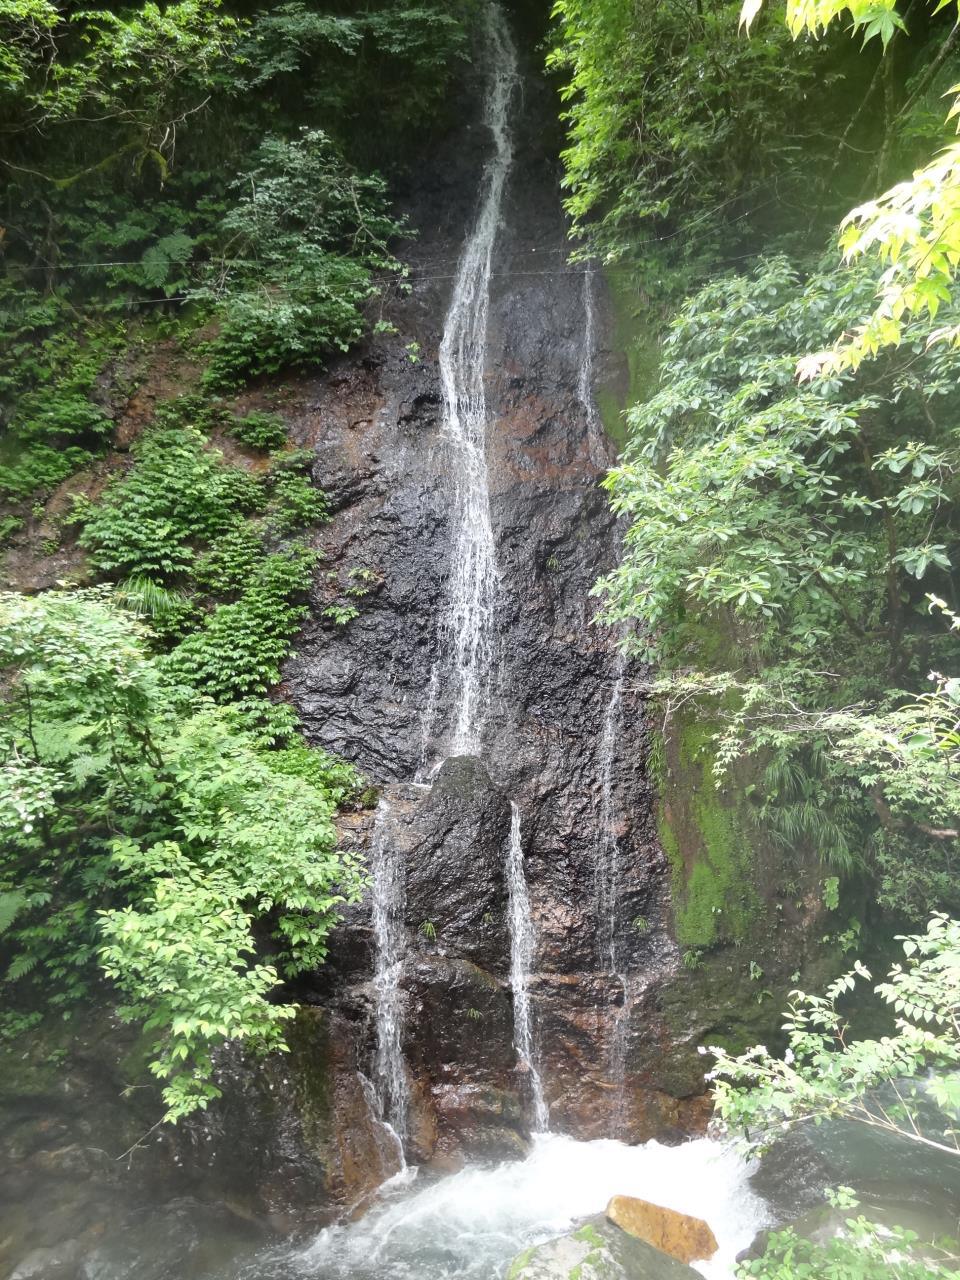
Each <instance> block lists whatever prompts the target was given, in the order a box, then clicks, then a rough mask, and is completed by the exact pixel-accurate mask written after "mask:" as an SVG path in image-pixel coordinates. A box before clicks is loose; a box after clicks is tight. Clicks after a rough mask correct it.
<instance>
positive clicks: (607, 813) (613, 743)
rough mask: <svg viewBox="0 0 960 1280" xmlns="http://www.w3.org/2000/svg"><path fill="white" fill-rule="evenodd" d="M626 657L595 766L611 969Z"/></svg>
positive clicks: (614, 967)
mask: <svg viewBox="0 0 960 1280" xmlns="http://www.w3.org/2000/svg"><path fill="white" fill-rule="evenodd" d="M625 669H626V659H625V658H624V656H623V654H622V653H621V654H618V655H617V666H616V672H615V675H614V680H613V685H612V686H611V689H610V697H609V700H608V702H607V707H606V711H605V712H604V715H603V726H602V728H601V731H600V752H599V759H598V762H597V763H598V770H599V774H600V803H599V806H598V813H597V846H596V861H595V864H594V888H595V901H596V912H597V948H598V951H599V957H600V960H601V963H603V964H605V965H606V967H607V969H608V970H609V972H610V973H617V972H618V961H619V946H618V938H617V904H618V899H619V896H620V842H619V839H618V837H617V830H616V828H617V818H618V814H617V800H616V796H615V794H614V788H613V771H614V765H615V764H616V761H617V747H618V745H619V738H620V707H621V704H622V701H623V676H624V671H625Z"/></svg>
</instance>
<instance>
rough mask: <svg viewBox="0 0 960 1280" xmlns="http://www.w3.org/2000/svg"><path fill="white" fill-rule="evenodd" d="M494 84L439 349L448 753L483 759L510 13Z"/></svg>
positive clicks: (513, 79) (493, 67) (491, 24)
mask: <svg viewBox="0 0 960 1280" xmlns="http://www.w3.org/2000/svg"><path fill="white" fill-rule="evenodd" d="M485 24H486V37H487V43H488V50H489V53H488V56H489V59H490V78H489V84H488V86H487V92H486V109H485V113H484V123H485V124H486V126H487V128H488V129H489V130H490V133H491V134H492V137H493V143H494V153H493V156H492V158H491V159H490V161H489V162H488V164H487V166H486V169H485V170H484V175H483V181H482V185H481V195H480V208H479V212H478V214H477V219H476V222H475V224H474V226H473V229H472V231H471V232H470V235H469V236H468V238H467V242H466V244H465V246H464V250H463V253H462V255H461V257H460V262H459V265H458V267H457V275H456V281H455V283H454V287H453V296H452V298H451V301H450V308H449V310H448V312H447V317H446V321H445V323H444V332H443V339H442V341H441V343H440V381H441V387H442V392H443V436H444V438H445V439H446V441H447V443H448V444H449V446H450V451H451V460H452V464H453V472H454V485H455V510H454V516H453V539H452V540H453V547H452V555H451V562H450V579H449V583H448V600H447V605H446V609H445V611H444V614H443V616H442V617H441V621H440V651H441V659H440V660H441V661H442V660H444V658H446V660H448V661H449V662H450V664H451V667H452V678H453V715H452V720H453V729H452V733H451V735H450V740H449V746H448V754H450V755H463V754H476V753H477V752H478V751H479V742H480V732H481V729H482V727H483V720H484V715H485V711H486V701H487V697H488V693H489V683H490V668H491V666H492V657H493V611H494V605H495V600H496V594H497V586H498V574H497V560H496V547H495V544H494V538H493V525H492V522H491V519H490V484H489V477H488V474H487V459H486V434H487V403H486V392H485V389H484V366H485V360H486V347H487V310H488V306H489V301H490V270H491V265H492V260H493V248H494V243H495V241H496V238H497V231H498V228H499V225H500V210H501V205H502V203H503V192H504V187H505V184H506V180H507V174H508V173H509V171H510V166H511V164H512V162H513V146H512V142H511V137H510V131H509V127H508V126H509V110H510V102H511V99H512V97H513V94H514V90H515V88H516V86H517V83H518V81H517V62H516V52H515V50H514V47H513V44H512V42H511V40H510V36H509V33H508V30H507V25H506V22H505V20H504V17H503V14H502V12H501V10H500V8H499V6H498V5H496V4H491V5H489V7H488V8H487V9H486V18H485Z"/></svg>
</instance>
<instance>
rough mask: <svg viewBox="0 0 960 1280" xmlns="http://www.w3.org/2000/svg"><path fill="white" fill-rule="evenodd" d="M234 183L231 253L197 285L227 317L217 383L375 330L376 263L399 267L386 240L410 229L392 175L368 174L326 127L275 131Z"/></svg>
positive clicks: (214, 349)
mask: <svg viewBox="0 0 960 1280" xmlns="http://www.w3.org/2000/svg"><path fill="white" fill-rule="evenodd" d="M232 187H233V190H235V191H236V192H238V193H240V198H239V200H238V202H237V203H236V204H235V205H234V207H233V208H232V209H231V210H229V212H228V213H227V214H226V216H225V217H224V219H223V222H222V227H221V232H222V236H223V238H224V242H225V244H227V245H228V246H229V255H230V256H229V261H227V260H226V258H224V260H223V261H222V262H221V263H220V264H218V266H217V268H216V272H215V273H214V274H213V275H212V276H211V279H210V282H209V283H208V284H207V285H205V286H204V287H203V288H201V289H199V290H198V291H197V292H196V297H197V298H199V299H202V300H205V301H207V302H212V303H213V305H214V313H215V315H216V318H217V321H218V324H219V333H218V335H217V337H216V338H215V339H214V341H213V343H212V344H211V348H210V365H209V369H208V372H207V380H208V382H209V383H210V385H212V386H215V387H229V386H232V385H234V384H235V383H236V382H237V381H238V380H239V379H240V378H241V377H242V376H244V375H251V374H260V373H268V372H273V371H276V370H278V369H281V368H283V367H285V366H292V367H304V366H309V365H315V364H318V363H320V362H322V360H323V359H324V358H325V357H326V356H328V355H330V354H331V352H334V351H345V350H346V349H347V348H348V347H349V346H350V345H351V344H352V343H353V342H355V341H356V340H357V338H359V337H360V335H361V334H362V333H363V332H364V329H365V325H366V322H365V319H364V316H363V311H362V306H363V303H364V302H365V300H366V299H367V298H368V297H369V296H370V294H371V292H372V291H373V287H374V285H373V277H372V274H371V273H372V271H373V270H374V269H375V268H386V269H389V270H393V269H395V268H396V266H397V264H396V262H395V261H394V259H393V257H392V255H391V254H390V253H389V251H388V248H387V242H388V241H389V239H390V238H391V237H392V236H394V235H396V234H398V233H399V232H400V231H401V230H402V227H401V224H400V223H398V222H397V221H396V220H395V219H394V218H392V217H390V216H389V214H388V213H387V204H386V188H385V186H384V183H383V181H382V179H380V178H377V177H362V176H360V175H359V174H357V173H356V172H355V171H354V170H353V169H352V168H351V167H350V166H349V165H348V164H347V163H346V161H345V160H344V158H343V155H342V153H341V152H340V151H339V149H338V148H337V147H336V146H335V144H334V143H333V142H332V140H331V139H330V138H329V137H328V136H327V135H326V134H325V133H323V132H322V131H321V130H318V129H312V130H303V131H302V133H301V136H300V137H299V138H298V139H297V140H296V141H293V142H289V141H285V140H283V139H281V138H267V139H265V140H264V142H263V143H262V144H261V146H260V149H259V151H258V153H257V156H256V163H255V165H254V167H253V168H252V169H251V170H250V171H249V172H248V173H245V174H242V175H241V176H240V177H239V178H238V179H237V180H236V181H235V182H234V183H233V184H232Z"/></svg>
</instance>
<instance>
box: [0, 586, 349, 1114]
mask: <svg viewBox="0 0 960 1280" xmlns="http://www.w3.org/2000/svg"><path fill="white" fill-rule="evenodd" d="M0 617H2V622H3V627H2V635H3V639H2V641H0V667H2V670H3V674H4V679H5V681H6V682H7V684H8V690H9V696H8V700H7V701H6V703H5V704H4V708H3V712H2V719H0V740H2V746H3V754H4V757H5V760H6V764H5V766H4V769H3V772H2V775H0V779H2V780H0V812H2V814H3V817H4V826H5V829H6V830H7V831H8V838H7V839H6V840H5V842H4V851H3V854H2V857H0V902H3V904H4V906H5V924H6V930H5V933H4V937H3V946H4V949H5V951H6V955H7V979H8V980H10V981H15V980H17V979H19V978H23V977H24V976H25V975H26V974H28V973H33V974H34V975H35V976H36V977H37V978H38V980H39V981H41V982H42V983H43V985H44V988H45V990H47V992H48V993H49V999H50V1000H51V1001H52V1003H53V1004H54V1005H57V1004H65V1003H68V1002H69V1001H71V1000H73V999H75V998H76V997H77V996H78V995H79V994H81V993H82V992H83V991H84V990H85V989H86V987H87V984H88V983H89V981H90V977H91V966H92V965H93V963H94V962H97V963H99V965H100V967H101V969H102V971H103V972H104V973H105V975H106V976H107V977H108V978H110V979H112V981H113V982H114V983H115V984H116V986H117V987H118V989H119V991H120V993H121V996H122V998H123V1000H124V1003H123V1005H122V1007H121V1014H122V1016H124V1017H125V1018H128V1019H134V1020H137V1021H141V1022H144V1024H145V1025H146V1027H147V1029H148V1030H149V1031H151V1032H153V1033H154V1058H153V1063H152V1070H153V1071H154V1073H155V1075H156V1076H157V1077H158V1078H159V1079H160V1080H161V1081H162V1082H163V1083H164V1097H165V1100H166V1104H167V1114H168V1118H176V1117H177V1116H179V1115H182V1114H185V1113H186V1112H187V1111H189V1110H191V1109H193V1108H194V1107H195V1106H198V1105H199V1106H205V1105H206V1103H207V1101H208V1100H209V1099H210V1098H212V1097H215V1096H217V1092H218V1090H217V1087H216V1085H215V1084H214V1083H213V1080H212V1071H213V1061H212V1057H211V1053H212V1050H213V1048H214V1047H215V1046H216V1045H217V1044H218V1043H221V1042H222V1041H224V1040H241V1041H243V1042H244V1043H245V1044H247V1045H248V1046H249V1047H250V1048H251V1049H253V1050H257V1051H267V1050H270V1049H275V1048H278V1047H282V1027H283V1022H284V1021H285V1020H286V1019H287V1018H288V1017H289V1016H290V1015H291V1009H290V1006H289V1005H286V1004H283V1003H276V1002H275V1001H274V1000H273V998H272V997H273V992H274V990H275V988H276V987H277V985H278V983H279V981H280V976H281V975H285V976H290V975H292V974H294V973H296V972H299V971H300V970H302V969H304V968H310V967H313V966H315V965H316V964H318V963H319V962H320V961H322V959H323V956H324V954H325V950H326V936H327V933H328V932H329V929H330V927H331V925H332V924H333V922H334V920H335V919H336V910H337V907H338V905H339V904H340V903H341V902H343V901H344V900H349V899H351V898H354V897H356V896H357V894H358V893H359V891H360V887H361V884H362V879H361V875H360V871H359V869H358V868H357V867H356V866H355V865H354V864H353V863H352V862H351V861H350V859H349V858H346V857H344V856H343V855H340V854H338V853H337V852H336V838H335V833H334V829H333V825H332V817H333V813H334V811H335V808H336V804H337V801H338V799H339V798H341V796H342V794H343V788H344V785H345V778H344V767H343V766H340V767H339V779H338V778H337V774H338V770H337V768H333V767H331V766H330V764H329V761H327V760H326V759H323V758H322V759H321V760H319V761H318V762H317V764H316V765H315V766H314V767H313V770H312V773H311V771H310V770H309V769H307V768H304V767H301V768H299V770H298V769H296V768H294V767H291V758H290V756H288V755H285V754H284V752H277V753H273V752H271V751H269V750H265V749H264V748H263V747H262V746H261V745H260V744H259V743H258V741H257V738H256V736H255V735H254V734H252V733H251V732H250V731H248V730H247V729H245V728H244V727H243V725H242V722H241V721H240V720H238V718H237V716H236V715H231V714H230V713H228V712H226V711H224V710H221V709H220V708H218V707H216V706H215V705H213V704H212V703H211V702H210V701H209V700H207V699H206V698H204V697H203V696H201V695H198V694H197V693H196V692H195V691H194V690H193V689H192V688H190V687H189V686H186V685H183V684H178V683H176V682H175V681H174V680H173V679H171V677H170V675H169V673H168V672H167V671H166V670H165V669H164V666H163V664H162V663H161V662H159V661H158V660H157V659H155V658H152V657H151V656H150V655H149V652H148V650H147V640H148V635H147V633H146V631H145V630H144V628H143V626H142V624H140V623H138V622H136V621H135V620H134V619H133V618H132V617H131V616H130V615H129V614H128V613H126V612H125V611H123V610H122V609H121V608H119V607H118V604H117V602H116V600H115V599H114V598H112V597H111V595H110V594H109V593H108V592H106V591H104V590H102V589H94V590H89V591H83V592H63V593H61V592H52V593H47V594H45V595H41V596H38V597H34V598H30V597H24V596H16V595H10V594H7V595H4V596H3V597H2V598H0ZM288 750H290V751H292V752H293V756H294V758H296V757H297V755H298V754H300V755H302V753H304V752H306V751H307V749H306V747H299V748H298V747H291V748H289V749H288ZM274 755H276V759H277V762H278V763H277V764H275V763H274ZM295 762H296V761H295V759H294V763H295ZM331 782H334V783H335V785H331ZM255 934H256V939H257V940H255Z"/></svg>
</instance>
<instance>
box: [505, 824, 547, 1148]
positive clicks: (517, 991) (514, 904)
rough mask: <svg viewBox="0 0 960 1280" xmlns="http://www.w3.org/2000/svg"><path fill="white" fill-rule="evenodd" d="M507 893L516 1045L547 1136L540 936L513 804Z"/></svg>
mask: <svg viewBox="0 0 960 1280" xmlns="http://www.w3.org/2000/svg"><path fill="white" fill-rule="evenodd" d="M507 891H508V895H509V911H510V986H511V988H512V990H513V1043H514V1047H515V1048H516V1051H517V1057H518V1058H519V1060H520V1064H521V1066H522V1067H523V1068H524V1069H525V1070H526V1071H527V1072H528V1074H529V1077H530V1092H531V1094H532V1096H533V1110H534V1124H535V1128H536V1131H537V1132H538V1133H544V1132H545V1131H546V1129H547V1125H548V1124H549V1123H550V1112H549V1109H548V1108H547V1101H546V1098H545V1097H544V1094H543V1081H542V1079H541V1078H540V1072H539V1071H538V1070H537V1065H536V1054H535V1052H534V1047H533V1022H532V1019H531V1017H530V990H529V987H530V965H531V963H532V962H533V953H534V945H535V942H536V937H535V935H534V929H533V917H532V915H531V913H530V896H529V894H528V893H527V881H526V877H525V875H524V871H523V844H522V841H521V839H520V810H519V809H518V808H517V806H516V805H515V804H514V803H513V801H511V802H510V839H509V842H508V844H507Z"/></svg>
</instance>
